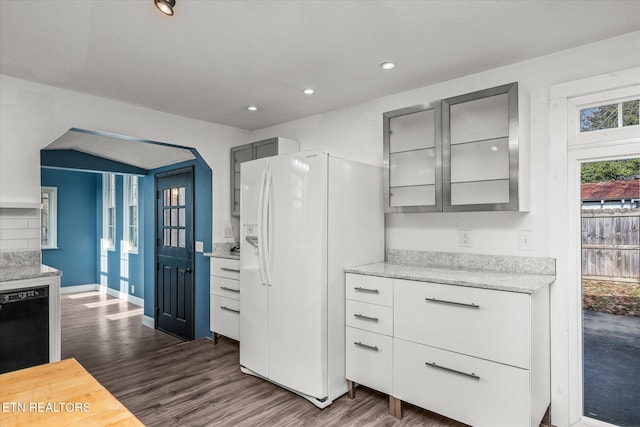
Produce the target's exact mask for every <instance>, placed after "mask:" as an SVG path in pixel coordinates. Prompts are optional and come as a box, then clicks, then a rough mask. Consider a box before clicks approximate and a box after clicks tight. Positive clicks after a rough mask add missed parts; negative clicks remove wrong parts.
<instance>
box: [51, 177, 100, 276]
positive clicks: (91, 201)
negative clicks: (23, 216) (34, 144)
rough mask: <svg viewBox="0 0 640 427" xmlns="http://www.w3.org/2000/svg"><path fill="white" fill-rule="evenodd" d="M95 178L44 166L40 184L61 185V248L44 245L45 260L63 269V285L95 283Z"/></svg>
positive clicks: (59, 204) (59, 207) (96, 262)
mask: <svg viewBox="0 0 640 427" xmlns="http://www.w3.org/2000/svg"><path fill="white" fill-rule="evenodd" d="M96 181H99V180H98V177H97V175H96V174H93V173H86V172H75V171H68V170H59V169H46V168H43V169H42V170H41V178H40V182H41V185H43V186H47V187H57V189H58V215H57V217H58V249H44V250H43V251H42V262H43V263H44V264H46V265H50V266H51V267H54V268H57V269H58V270H61V271H62V272H63V274H62V278H61V286H63V287H64V286H74V285H86V284H91V283H96V277H97V268H98V259H97V257H96V252H95V248H96V246H97V245H98V240H97V235H96V233H95V230H96V222H97V221H96V220H97V218H96V199H95V191H96Z"/></svg>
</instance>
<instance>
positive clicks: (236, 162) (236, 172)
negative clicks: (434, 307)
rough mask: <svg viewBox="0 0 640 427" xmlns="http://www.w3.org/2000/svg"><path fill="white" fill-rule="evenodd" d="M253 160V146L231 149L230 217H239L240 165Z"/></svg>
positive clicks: (247, 145)
mask: <svg viewBox="0 0 640 427" xmlns="http://www.w3.org/2000/svg"><path fill="white" fill-rule="evenodd" d="M249 160H253V145H252V144H246V145H241V146H239V147H233V148H232V149H231V215H235V216H239V215H240V164H241V163H244V162H246V161H249Z"/></svg>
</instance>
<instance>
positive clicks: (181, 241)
mask: <svg viewBox="0 0 640 427" xmlns="http://www.w3.org/2000/svg"><path fill="white" fill-rule="evenodd" d="M185 241H186V230H185V229H184V228H181V229H180V230H179V232H178V246H180V247H181V248H184V247H185V246H186V244H185Z"/></svg>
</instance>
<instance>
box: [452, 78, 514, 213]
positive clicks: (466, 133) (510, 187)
mask: <svg viewBox="0 0 640 427" xmlns="http://www.w3.org/2000/svg"><path fill="white" fill-rule="evenodd" d="M442 122H443V131H442V138H443V149H442V157H443V165H442V170H443V188H444V210H445V211H476V210H478V211H480V210H482V211H491V210H518V159H519V156H518V148H519V147H518V84H517V83H511V84H507V85H503V86H498V87H495V88H491V89H485V90H481V91H478V92H473V93H469V94H465V95H461V96H456V97H453V98H448V99H444V100H443V101H442Z"/></svg>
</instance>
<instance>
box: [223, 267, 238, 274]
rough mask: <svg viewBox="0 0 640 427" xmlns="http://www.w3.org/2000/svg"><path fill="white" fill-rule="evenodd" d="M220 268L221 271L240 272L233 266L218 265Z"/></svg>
mask: <svg viewBox="0 0 640 427" xmlns="http://www.w3.org/2000/svg"><path fill="white" fill-rule="evenodd" d="M220 270H222V271H230V272H232V273H240V270H238V269H235V268H228V267H220Z"/></svg>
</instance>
